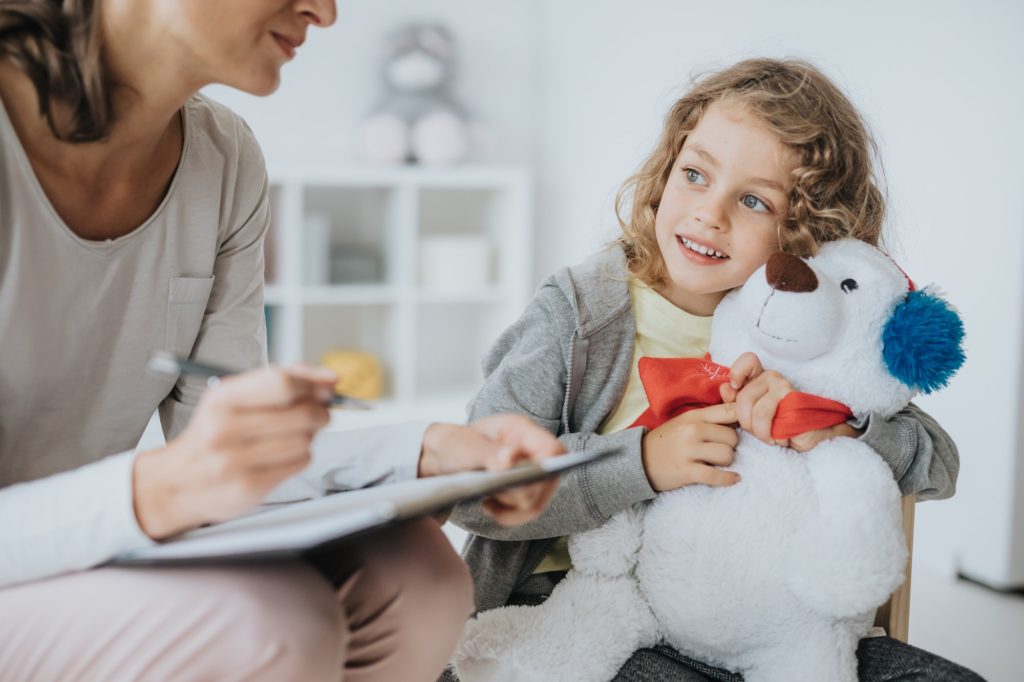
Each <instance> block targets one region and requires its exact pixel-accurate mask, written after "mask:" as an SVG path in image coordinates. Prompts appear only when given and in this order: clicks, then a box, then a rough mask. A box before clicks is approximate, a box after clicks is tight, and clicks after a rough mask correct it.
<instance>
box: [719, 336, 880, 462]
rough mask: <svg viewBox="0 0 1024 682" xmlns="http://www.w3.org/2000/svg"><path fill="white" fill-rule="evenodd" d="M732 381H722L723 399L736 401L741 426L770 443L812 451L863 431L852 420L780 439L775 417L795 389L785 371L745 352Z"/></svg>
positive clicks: (734, 364) (735, 366) (733, 370)
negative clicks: (766, 365)
mask: <svg viewBox="0 0 1024 682" xmlns="http://www.w3.org/2000/svg"><path fill="white" fill-rule="evenodd" d="M729 376H730V381H729V383H728V384H722V387H721V394H722V400H724V401H726V402H729V401H736V414H737V418H738V420H739V423H740V427H741V428H743V429H744V430H745V431H749V432H750V433H752V434H754V436H756V437H757V438H758V439H760V440H762V441H764V442H765V443H768V444H769V445H781V446H782V447H788V448H792V449H794V450H796V451H797V452H808V451H810V450H811V449H813V448H814V446H816V445H817V444H818V443H820V442H822V441H824V440H828V439H829V438H836V437H838V436H846V437H849V438H857V437H859V436H860V435H861V434H862V432H861V431H858V430H857V429H855V428H853V427H852V426H850V425H848V424H838V425H836V426H833V427H830V428H825V429H818V430H816V431H808V432H807V433H802V434H800V435H799V436H794V437H793V438H790V439H789V440H782V441H777V440H775V439H774V438H772V420H774V419H775V412H776V411H777V410H778V407H779V403H780V402H782V399H783V398H785V397H786V394H787V393H790V392H792V391H793V390H794V389H793V385H792V384H790V383H789V382H788V381H787V380H786V379H785V378H784V377H783V376H782V375H781V374H779V373H778V372H775V371H773V370H768V371H765V370H764V367H762V366H761V360H760V358H758V357H757V356H756V355H755V354H753V353H744V354H743V355H741V356H739V357H738V358H736V362H734V363H733V365H732V367H731V368H730V370H729Z"/></svg>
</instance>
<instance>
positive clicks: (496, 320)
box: [265, 166, 533, 418]
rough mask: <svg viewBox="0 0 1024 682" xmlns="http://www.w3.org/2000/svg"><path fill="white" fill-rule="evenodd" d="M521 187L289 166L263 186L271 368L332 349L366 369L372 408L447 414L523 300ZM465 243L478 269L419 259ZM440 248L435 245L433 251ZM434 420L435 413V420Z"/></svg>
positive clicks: (456, 261) (484, 176) (528, 188)
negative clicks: (365, 359)
mask: <svg viewBox="0 0 1024 682" xmlns="http://www.w3.org/2000/svg"><path fill="white" fill-rule="evenodd" d="M531 194H532V182H531V178H530V175H529V173H528V172H527V171H526V170H525V169H522V168H518V167H480V166H477V167H474V166H463V167H452V168H443V169H432V168H419V167H395V168H375V167H369V168H350V169H338V168H323V169H317V168H302V169H292V170H287V169H286V170H284V171H283V172H278V173H277V174H276V175H274V176H273V177H272V178H271V199H270V200H271V207H272V222H271V228H270V235H269V237H268V241H267V289H266V295H265V303H266V307H267V312H268V330H269V341H270V355H271V360H272V361H273V362H279V363H291V362H296V361H300V360H303V361H306V362H313V363H316V362H319V360H320V358H321V356H322V355H323V353H324V352H326V351H328V350H332V349H346V350H362V351H366V352H369V353H372V354H373V355H375V356H376V357H377V359H378V360H379V361H380V363H381V365H382V368H383V372H384V400H383V403H384V404H385V405H388V406H391V407H401V408H404V409H405V411H406V412H416V411H418V410H421V409H422V408H423V407H424V405H428V404H435V405H439V406H440V405H443V404H457V403H458V404H461V403H463V402H464V401H465V400H466V399H468V398H469V397H471V395H472V393H473V392H474V390H475V389H476V388H478V387H479V384H480V382H481V376H480V369H479V368H480V357H481V355H482V353H483V352H484V350H486V348H487V347H488V346H489V344H490V343H492V342H493V341H494V339H495V338H496V337H497V335H498V334H499V333H500V332H501V330H502V329H504V328H505V327H506V326H507V325H508V324H510V323H511V322H513V321H514V320H515V319H516V317H517V316H518V315H519V314H520V313H521V312H522V310H523V308H524V307H525V305H526V303H527V302H528V300H529V296H530V293H531V291H530V260H529V258H530V254H531V253H532V235H533V225H532V223H533V219H532V218H533V210H532V205H531V201H532V198H531ZM453 241H454V243H455V244H456V245H459V244H461V245H462V246H463V247H465V246H466V245H468V246H469V247H470V248H471V249H475V250H476V251H477V252H480V251H483V252H485V255H484V257H483V260H484V265H483V267H482V268H481V266H480V260H481V259H480V258H479V257H473V258H469V259H467V258H465V257H462V258H460V257H459V255H458V253H457V251H452V250H451V249H450V248H449V253H450V254H451V260H450V262H449V261H446V260H445V259H443V258H442V259H440V260H437V259H435V260H433V261H432V263H433V266H432V267H428V268H422V267H421V265H422V263H421V251H423V250H424V249H431V248H433V249H436V248H437V247H438V246H440V247H441V248H442V250H443V248H444V246H445V244H447V245H448V246H449V247H450V245H451V244H452V243H453ZM442 242H443V243H442ZM444 416H445V415H437V418H441V417H444Z"/></svg>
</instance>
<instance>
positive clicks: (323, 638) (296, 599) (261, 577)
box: [209, 565, 347, 680]
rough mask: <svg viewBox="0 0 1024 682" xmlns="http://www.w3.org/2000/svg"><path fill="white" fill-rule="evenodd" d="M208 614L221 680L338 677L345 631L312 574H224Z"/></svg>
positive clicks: (269, 570)
mask: <svg viewBox="0 0 1024 682" xmlns="http://www.w3.org/2000/svg"><path fill="white" fill-rule="evenodd" d="M232 573H234V574H235V575H234V576H233V578H232V576H231V574H232ZM209 609H210V615H211V617H213V618H215V620H216V622H217V625H218V627H217V628H216V630H217V632H216V634H215V638H216V646H215V648H216V650H217V652H218V659H220V660H219V662H218V665H220V664H226V666H225V668H226V669H225V670H224V672H225V673H227V677H226V678H225V679H233V678H236V677H237V678H240V679H267V680H282V679H295V680H298V679H301V680H337V679H338V678H339V677H340V674H341V668H342V663H343V656H344V652H345V646H346V637H347V629H346V628H345V625H344V623H343V618H342V614H341V610H340V609H339V607H338V604H337V601H336V599H335V598H334V593H333V590H332V589H331V587H330V585H329V584H328V583H327V582H326V581H325V580H324V579H323V578H322V577H321V576H319V575H318V574H317V573H316V572H315V571H312V570H310V569H308V568H307V567H305V566H298V565H289V566H277V567H271V566H268V567H259V568H250V569H245V570H240V571H237V572H228V573H227V578H226V579H225V580H222V581H221V584H220V585H219V586H218V590H217V595H216V596H215V597H214V599H213V600H212V601H211V603H210V604H209Z"/></svg>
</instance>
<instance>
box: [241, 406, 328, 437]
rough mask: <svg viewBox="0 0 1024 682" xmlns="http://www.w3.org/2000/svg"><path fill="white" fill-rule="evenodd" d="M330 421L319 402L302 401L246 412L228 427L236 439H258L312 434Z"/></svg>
mask: <svg viewBox="0 0 1024 682" xmlns="http://www.w3.org/2000/svg"><path fill="white" fill-rule="evenodd" d="M330 420H331V415H330V411H329V410H328V409H327V407H326V406H325V405H324V404H323V403H321V402H319V401H310V400H306V401H303V402H300V403H297V404H295V405H290V406H288V407H275V408H268V409H265V410H247V411H246V412H243V413H241V414H238V415H236V416H235V417H234V418H233V419H232V421H231V428H232V429H234V430H236V431H237V432H238V434H239V440H243V441H246V440H260V439H263V438H267V437H270V436H281V435H286V434H297V433H307V434H312V433H315V432H316V431H319V430H320V429H321V428H323V427H324V426H326V425H327V423H328V422H329V421H330Z"/></svg>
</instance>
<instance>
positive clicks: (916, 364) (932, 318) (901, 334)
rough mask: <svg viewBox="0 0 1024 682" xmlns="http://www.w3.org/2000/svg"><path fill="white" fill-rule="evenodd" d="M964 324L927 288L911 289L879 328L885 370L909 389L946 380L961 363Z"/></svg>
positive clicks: (924, 388) (932, 386)
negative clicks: (920, 289) (880, 328)
mask: <svg viewBox="0 0 1024 682" xmlns="http://www.w3.org/2000/svg"><path fill="white" fill-rule="evenodd" d="M963 340H964V323H963V320H961V319H960V315H958V314H957V312H956V311H955V310H954V309H953V308H952V306H950V305H949V304H948V303H947V302H946V301H945V300H943V299H942V298H939V297H938V296H937V295H935V294H934V293H932V292H931V291H929V290H927V289H925V290H923V291H911V292H910V293H909V294H907V297H906V298H905V299H903V302H901V303H900V304H899V305H898V306H896V309H895V310H893V312H892V315H891V316H890V317H889V321H888V322H886V324H885V329H884V330H883V331H882V356H883V357H884V358H885V365H886V367H887V368H888V369H889V372H890V373H891V374H892V375H893V376H894V377H896V378H897V379H899V380H900V382H902V383H903V384H906V385H907V386H909V387H910V388H912V389H914V390H917V391H921V392H922V393H931V392H932V391H935V390H938V389H940V388H942V387H944V386H945V385H946V384H947V383H949V380H950V378H952V376H953V375H954V374H956V371H957V370H958V369H960V366H961V365H963V364H964V349H963Z"/></svg>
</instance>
